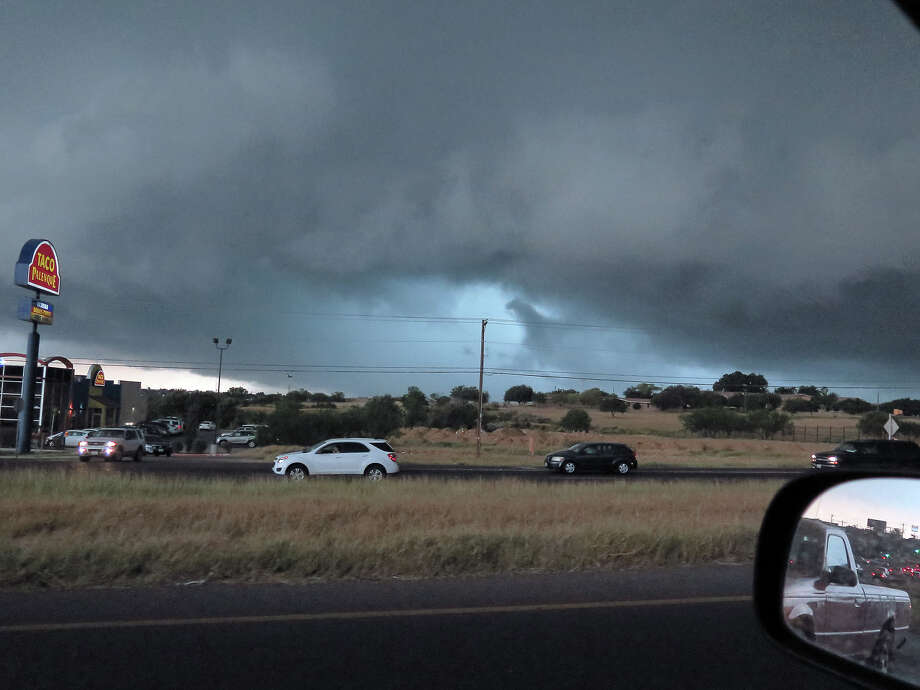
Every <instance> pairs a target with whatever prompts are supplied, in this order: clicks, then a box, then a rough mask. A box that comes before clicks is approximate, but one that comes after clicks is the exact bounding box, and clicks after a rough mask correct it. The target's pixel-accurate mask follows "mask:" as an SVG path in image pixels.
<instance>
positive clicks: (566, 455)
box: [544, 443, 639, 474]
mask: <svg viewBox="0 0 920 690" xmlns="http://www.w3.org/2000/svg"><path fill="white" fill-rule="evenodd" d="M544 464H545V465H546V467H547V468H549V469H551V470H554V471H556V472H563V473H564V474H575V473H576V472H585V471H592V470H594V471H603V470H606V471H615V472H617V474H628V473H629V472H630V471H632V470H634V469H636V467H638V466H639V462H638V458H637V457H636V452H635V451H634V450H633V449H632V448H630V447H629V446H627V445H625V444H623V443H576V444H575V445H574V446H572V447H571V448H566V449H565V450H557V451H553V452H552V453H550V454H549V455H547V456H546V460H545V463H544Z"/></svg>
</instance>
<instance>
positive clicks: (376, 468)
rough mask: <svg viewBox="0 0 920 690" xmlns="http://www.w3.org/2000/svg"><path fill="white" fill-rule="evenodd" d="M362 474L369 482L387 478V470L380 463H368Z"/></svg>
mask: <svg viewBox="0 0 920 690" xmlns="http://www.w3.org/2000/svg"><path fill="white" fill-rule="evenodd" d="M364 476H365V477H367V480H368V481H369V482H379V481H380V480H382V479H386V478H387V471H386V470H385V469H383V467H382V466H380V465H370V466H368V468H367V469H366V470H364Z"/></svg>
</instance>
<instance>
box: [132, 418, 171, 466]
mask: <svg viewBox="0 0 920 690" xmlns="http://www.w3.org/2000/svg"><path fill="white" fill-rule="evenodd" d="M137 428H138V429H140V430H141V431H143V432H144V450H145V451H146V452H147V453H150V454H151V455H165V456H166V457H167V458H168V457H169V456H171V455H172V453H173V449H172V441H170V440H169V429H167V428H166V427H165V426H163V425H162V424H158V423H156V422H144V423H143V424H138V425H137Z"/></svg>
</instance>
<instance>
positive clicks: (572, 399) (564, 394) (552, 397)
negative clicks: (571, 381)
mask: <svg viewBox="0 0 920 690" xmlns="http://www.w3.org/2000/svg"><path fill="white" fill-rule="evenodd" d="M547 397H548V398H549V402H550V404H551V405H575V404H577V403H578V391H576V390H575V389H574V388H557V389H556V390H554V391H553V392H552V393H550V394H549V395H548V396H547Z"/></svg>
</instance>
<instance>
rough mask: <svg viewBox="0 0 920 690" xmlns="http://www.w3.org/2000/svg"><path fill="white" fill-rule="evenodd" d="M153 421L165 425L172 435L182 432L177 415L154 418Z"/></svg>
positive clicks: (181, 425)
mask: <svg viewBox="0 0 920 690" xmlns="http://www.w3.org/2000/svg"><path fill="white" fill-rule="evenodd" d="M153 421H154V422H156V423H158V424H162V425H163V426H165V427H166V428H167V430H168V431H169V433H170V434H172V435H173V436H175V435H176V434H181V433H182V429H183V424H182V420H181V419H179V417H160V418H159V419H154V420H153Z"/></svg>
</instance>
